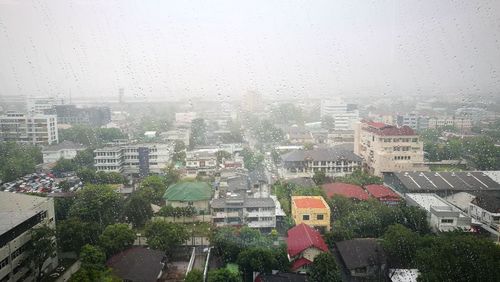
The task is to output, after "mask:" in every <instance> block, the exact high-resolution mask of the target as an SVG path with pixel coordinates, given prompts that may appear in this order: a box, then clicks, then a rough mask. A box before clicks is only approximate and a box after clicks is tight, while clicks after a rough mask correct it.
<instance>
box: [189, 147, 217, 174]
mask: <svg viewBox="0 0 500 282" xmlns="http://www.w3.org/2000/svg"><path fill="white" fill-rule="evenodd" d="M216 169H217V157H216V156H215V153H211V152H206V151H189V152H187V153H186V174H187V175H188V176H196V175H212V174H213V173H214V172H215V171H216Z"/></svg>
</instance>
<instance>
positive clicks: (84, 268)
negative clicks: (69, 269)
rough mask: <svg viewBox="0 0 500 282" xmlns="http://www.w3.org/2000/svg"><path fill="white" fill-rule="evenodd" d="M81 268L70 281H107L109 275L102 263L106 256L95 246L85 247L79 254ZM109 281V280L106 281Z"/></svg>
mask: <svg viewBox="0 0 500 282" xmlns="http://www.w3.org/2000/svg"><path fill="white" fill-rule="evenodd" d="M80 261H81V268H80V270H79V271H78V272H77V273H75V274H74V275H72V276H71V279H70V281H74V282H76V281H78V282H80V281H82V282H83V281H107V280H108V279H107V278H109V274H108V273H107V272H106V267H105V265H104V262H105V261H106V255H105V254H104V252H103V251H102V250H101V249H100V248H99V247H96V246H93V245H85V246H83V248H82V251H81V252H80ZM108 281H109V280H108Z"/></svg>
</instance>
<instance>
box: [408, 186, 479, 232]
mask: <svg viewBox="0 0 500 282" xmlns="http://www.w3.org/2000/svg"><path fill="white" fill-rule="evenodd" d="M405 197H406V203H407V204H408V205H409V206H416V207H420V208H422V209H424V210H425V211H427V220H428V222H429V225H430V226H431V228H432V230H433V231H435V232H438V231H453V230H463V231H470V230H471V223H472V220H471V218H470V216H468V215H467V214H465V213H464V212H462V211H461V210H459V209H458V208H456V207H454V206H453V205H451V204H449V203H448V202H446V201H445V200H444V199H443V198H441V197H439V196H438V195H436V194H432V193H407V194H405Z"/></svg>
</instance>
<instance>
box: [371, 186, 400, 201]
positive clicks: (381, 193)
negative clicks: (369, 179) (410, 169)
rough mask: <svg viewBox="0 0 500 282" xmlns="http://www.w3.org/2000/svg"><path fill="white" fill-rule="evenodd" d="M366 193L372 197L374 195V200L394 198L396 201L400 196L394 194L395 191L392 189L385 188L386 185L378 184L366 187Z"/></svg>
mask: <svg viewBox="0 0 500 282" xmlns="http://www.w3.org/2000/svg"><path fill="white" fill-rule="evenodd" d="M365 189H366V191H368V193H369V194H370V195H372V196H373V197H374V198H377V199H381V198H394V199H399V198H400V197H399V195H398V194H396V193H394V191H392V190H391V188H389V187H387V186H384V185H378V184H370V185H366V186H365Z"/></svg>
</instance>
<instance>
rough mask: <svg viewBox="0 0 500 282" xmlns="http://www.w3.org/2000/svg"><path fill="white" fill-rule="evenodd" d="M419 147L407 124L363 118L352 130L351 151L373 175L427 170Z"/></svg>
mask: <svg viewBox="0 0 500 282" xmlns="http://www.w3.org/2000/svg"><path fill="white" fill-rule="evenodd" d="M423 146H424V145H423V142H422V141H420V139H419V136H418V135H417V134H416V133H415V131H413V129H411V128H410V127H408V126H403V127H397V126H392V125H387V124H384V123H380V122H371V121H369V122H368V121H364V122H360V123H357V124H356V126H355V129H354V153H355V154H356V155H358V156H360V157H361V158H362V159H363V165H364V167H365V169H367V170H368V171H370V173H372V174H374V175H377V176H382V173H384V172H399V171H428V170H429V169H428V168H427V167H426V166H425V165H424V150H423Z"/></svg>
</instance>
